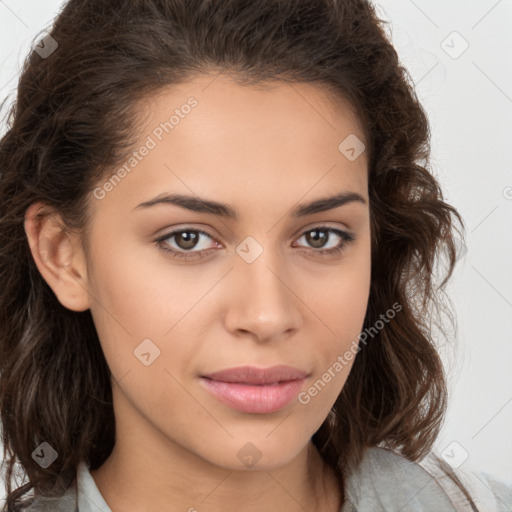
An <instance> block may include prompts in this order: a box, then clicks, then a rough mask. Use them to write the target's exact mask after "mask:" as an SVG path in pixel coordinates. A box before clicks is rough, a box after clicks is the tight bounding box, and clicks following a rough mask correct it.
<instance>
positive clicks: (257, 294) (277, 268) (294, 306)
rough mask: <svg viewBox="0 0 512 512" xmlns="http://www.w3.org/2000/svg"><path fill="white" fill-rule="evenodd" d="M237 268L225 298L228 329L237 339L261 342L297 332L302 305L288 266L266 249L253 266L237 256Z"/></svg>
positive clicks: (231, 276) (231, 274) (234, 270)
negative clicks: (244, 337) (242, 336)
mask: <svg viewBox="0 0 512 512" xmlns="http://www.w3.org/2000/svg"><path fill="white" fill-rule="evenodd" d="M234 265H235V267H234V269H233V270H232V271H231V272H230V278H229V284H228V287H227V289H226V296H225V307H226V314H225V327H226V329H227V330H228V331H229V332H231V333H233V334H234V335H236V336H238V337H240V336H241V335H245V336H250V335H252V336H253V337H254V338H255V339H256V340H257V341H258V342H268V341H272V340H275V339H279V338H283V337H288V336H291V335H292V334H293V332H295V331H297V330H298V329H299V328H300V325H301V322H302V316H301V312H300V305H301V304H302V302H301V298H300V296H299V295H300V293H298V290H297V288H298V284H297V283H296V282H294V278H293V275H292V274H293V272H292V271H291V267H290V265H289V263H288V264H285V262H284V261H281V258H280V257H279V255H278V254H277V253H276V251H275V250H274V251H273V250H271V249H269V248H266V249H265V250H264V251H263V253H262V254H261V255H260V256H259V257H258V258H256V260H255V261H253V262H252V263H248V262H247V261H245V260H244V259H243V258H242V257H239V256H238V255H235V262H234ZM295 281H296V280H295ZM294 288H295V289H294ZM302 300H303V299H302Z"/></svg>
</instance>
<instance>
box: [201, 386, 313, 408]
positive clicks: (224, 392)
mask: <svg viewBox="0 0 512 512" xmlns="http://www.w3.org/2000/svg"><path fill="white" fill-rule="evenodd" d="M304 380H305V379H298V380H290V381H286V382H281V383H279V384H273V385H261V386H258V385H251V384H240V383H235V382H220V381H215V380H211V379H207V378H205V377H201V379H200V381H201V382H202V383H203V386H205V387H206V389H207V390H208V391H209V392H210V393H211V394H212V395H213V396H215V397H216V398H217V399H218V400H220V401H221V402H222V403H224V404H226V405H228V406H230V407H232V408H234V409H237V410H239V411H242V412H247V413H258V414H263V413H270V412H276V411H279V410H280V409H282V408H283V407H285V406H286V405H288V404H289V403H290V402H291V401H292V400H293V399H294V398H296V397H297V395H298V393H299V391H300V389H301V387H302V385H303V383H304Z"/></svg>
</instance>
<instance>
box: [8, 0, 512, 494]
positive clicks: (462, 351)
mask: <svg viewBox="0 0 512 512" xmlns="http://www.w3.org/2000/svg"><path fill="white" fill-rule="evenodd" d="M62 4H63V2H61V1H57V0H46V1H45V2H44V4H43V3H42V2H36V1H34V0H33V1H28V0H0V38H1V39H0V99H2V100H3V99H4V98H5V97H6V96H8V95H9V96H10V97H11V98H14V94H15V89H16V84H17V79H18V73H19V70H20V65H21V63H22V61H23V59H24V57H25V56H26V54H27V52H28V50H29V48H30V45H31V44H32V43H33V41H32V40H33V38H34V37H35V36H36V35H37V34H38V33H39V31H40V30H42V29H43V28H45V27H47V26H48V25H49V24H50V23H51V20H52V19H53V17H54V16H55V15H56V14H57V12H58V10H59V8H60V6H61V5H62ZM376 5H377V7H378V11H379V14H380V17H381V18H382V19H384V20H389V21H390V24H389V25H388V29H387V30H388V33H389V34H390V36H391V38H392V40H393V43H394V45H395V47H396V49H397V51H398V54H399V56H400V60H401V61H402V63H403V64H404V65H405V67H406V68H407V69H408V70H409V73H410V75H411V79H412V80H413V82H414V84H415V90H416V92H417V94H418V97H419V99H420V101H421V102H422V104H423V105H424V107H425V109H426V111H427V114H428V116H429V119H430V123H431V131H432V170H433V172H434V173H435V174H436V175H437V176H438V178H439V180H440V181H441V185H442V187H443V190H444V194H445V199H446V200H447V201H448V202H449V203H450V204H452V205H453V206H455V207H456V208H457V209H458V210H459V212H460V213H461V215H462V217H463V218H464V221H465V224H466V249H467V252H466V253H465V256H464V257H463V258H461V260H460V261H459V263H458V265H457V268H456V271H455V274H454V277H453V279H452V284H451V285H450V286H449V288H448V293H449V295H450V296H451V299H452V303H453V305H454V307H455V313H456V315H457V319H458V320H457V323H458V331H457V333H456V339H454V340H452V343H451V345H450V346H449V347H446V348H445V349H444V350H443V351H442V355H443V359H444V361H445V364H446V368H447V371H448V373H449V375H450V391H451V395H450V397H451V401H450V407H449V411H448V415H447V418H446V422H445V425H444V428H443V431H442V433H441V436H440V438H439V440H438V442H437V449H438V451H439V453H442V454H444V455H445V457H446V460H448V461H450V462H451V463H452V465H454V466H457V465H459V464H460V463H461V462H462V460H464V459H465V458H466V457H467V458H466V459H465V460H464V462H462V464H461V465H460V469H461V470H467V471H470V470H475V471H477V472H487V473H490V474H492V475H495V476H497V477H498V478H500V479H502V480H504V481H506V482H508V483H512V435H511V434H512V372H511V363H512V128H511V126H512V30H511V29H510V28H511V27H512V1H511V0H499V1H496V0H479V1H471V2H468V1H462V0H456V1H455V0H452V1H441V0H428V1H427V0H414V1H413V0H391V1H385V2H384V1H380V2H377V3H376ZM454 31H456V32H457V33H458V34H459V35H457V34H453V32H454ZM443 41H444V42H443ZM464 41H466V42H467V43H465V42H464ZM465 44H468V45H469V46H468V48H467V49H466V50H465V51H464V52H463V53H461V51H462V50H463V48H464V46H465ZM459 53H461V54H460V55H458V54H459ZM450 54H451V55H450ZM453 57H456V58H453ZM4 112H5V111H4ZM4 112H2V114H3V113H4ZM2 132H3V127H2ZM0 455H1V454H0ZM2 487H3V486H0V496H1V495H3V494H2V493H3V488H2Z"/></svg>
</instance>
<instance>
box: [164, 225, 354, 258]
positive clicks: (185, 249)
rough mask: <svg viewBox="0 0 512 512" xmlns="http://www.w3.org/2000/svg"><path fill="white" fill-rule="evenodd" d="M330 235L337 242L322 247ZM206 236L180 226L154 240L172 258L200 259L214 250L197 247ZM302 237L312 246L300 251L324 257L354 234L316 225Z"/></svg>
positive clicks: (346, 242) (207, 235)
mask: <svg viewBox="0 0 512 512" xmlns="http://www.w3.org/2000/svg"><path fill="white" fill-rule="evenodd" d="M332 235H336V237H337V238H338V239H339V240H338V242H337V243H336V244H335V245H334V246H333V247H330V248H327V249H326V248H324V246H325V245H326V242H327V241H328V240H329V241H330V239H331V238H332ZM208 238H210V239H212V240H213V237H212V236H210V235H209V234H208V233H207V232H206V231H202V230H200V229H191V228H181V229H178V230H175V231H171V232H170V233H167V234H165V235H162V236H161V237H159V238H157V239H156V240H155V241H154V242H155V244H156V245H157V246H158V248H159V249H161V250H162V251H165V252H166V253H169V254H170V255H171V256H172V257H173V258H176V259H185V260H190V259H201V258H203V257H205V256H206V255H207V254H209V253H210V252H212V251H214V250H215V247H213V248H212V247H210V248H208V247H206V248H203V249H197V246H198V245H199V246H201V243H202V242H204V240H205V239H208ZM302 238H304V239H305V240H306V243H307V244H309V245H310V247H312V249H311V248H309V249H308V248H301V251H302V252H306V253H308V254H312V255H313V256H317V255H318V256H321V257H324V256H333V255H339V254H341V252H342V250H343V248H344V247H345V246H346V245H347V244H349V243H350V242H353V241H354V240H355V235H354V234H352V233H347V232H346V231H342V230H341V229H336V228H332V227H328V226H316V227H314V228H312V229H308V230H307V231H305V232H304V233H303V234H302V235H301V237H300V238H298V239H297V240H301V239H302ZM173 239H174V246H175V247H176V248H173V246H172V244H170V243H168V241H169V240H173ZM215 244H216V245H217V247H218V246H219V244H218V242H216V241H215ZM206 245H208V244H206ZM169 246H170V248H169ZM192 249H195V250H192Z"/></svg>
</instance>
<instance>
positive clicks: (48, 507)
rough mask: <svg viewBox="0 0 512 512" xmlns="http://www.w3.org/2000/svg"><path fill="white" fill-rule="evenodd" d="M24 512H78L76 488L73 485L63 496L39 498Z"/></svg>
mask: <svg viewBox="0 0 512 512" xmlns="http://www.w3.org/2000/svg"><path fill="white" fill-rule="evenodd" d="M24 512H78V502H77V492H76V486H75V485H74V483H73V484H72V485H71V486H70V487H69V488H68V489H67V490H66V492H65V493H64V494H63V495H62V496H57V497H53V498H47V497H44V496H37V497H35V498H34V500H33V502H32V504H31V505H30V506H29V507H28V508H26V509H25V510H24Z"/></svg>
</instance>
